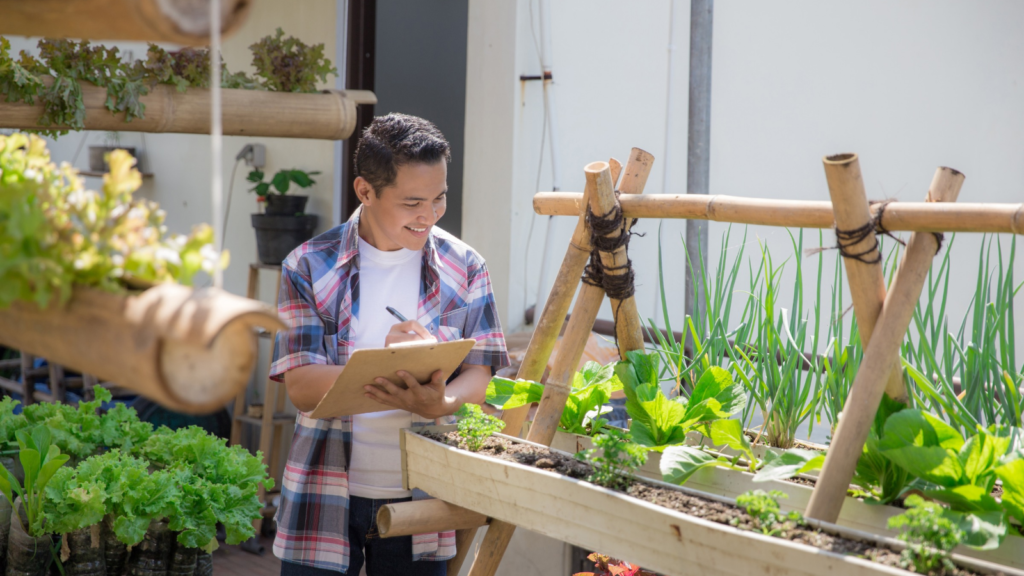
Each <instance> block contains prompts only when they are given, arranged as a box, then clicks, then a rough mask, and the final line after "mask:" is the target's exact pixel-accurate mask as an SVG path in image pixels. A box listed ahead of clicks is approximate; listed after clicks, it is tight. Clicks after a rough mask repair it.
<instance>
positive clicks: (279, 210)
mask: <svg viewBox="0 0 1024 576" xmlns="http://www.w3.org/2000/svg"><path fill="white" fill-rule="evenodd" d="M266 198H267V210H266V212H265V214H267V215H268V216H295V215H297V214H302V213H304V212H305V211H306V201H307V200H309V196H288V195H285V194H273V193H271V194H267V196H266Z"/></svg>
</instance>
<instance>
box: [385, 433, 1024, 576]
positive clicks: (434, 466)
mask: <svg viewBox="0 0 1024 576" xmlns="http://www.w3.org/2000/svg"><path fill="white" fill-rule="evenodd" d="M403 435H404V436H405V438H404V440H405V447H406V449H405V451H406V466H407V470H406V474H407V477H408V479H409V485H410V486H412V487H417V488H420V489H423V490H424V491H426V492H428V493H430V494H432V495H434V496H435V497H438V498H440V499H442V500H445V501H447V502H451V503H452V504H455V505H457V506H462V507H464V508H468V509H470V510H475V511H477V512H479V513H481V514H485V515H487V516H490V517H492V518H497V519H501V520H503V521H504V522H506V523H508V524H512V525H515V526H521V527H523V528H527V529H530V530H533V531H536V532H538V533H541V534H544V535H547V536H550V537H553V538H557V539H560V540H563V541H566V542H570V543H572V544H575V545H577V546H582V547H585V548H588V549H590V550H601V551H602V553H606V554H609V555H612V556H615V557H618V558H623V559H626V560H629V561H630V562H634V563H638V564H641V565H643V566H645V567H647V568H649V569H652V570H656V571H658V572H663V573H666V574H684V573H687V574H689V573H694V572H696V573H702V574H736V575H737V576H738V575H746V574H779V573H786V574H800V575H802V574H806V575H808V576H810V575H820V574H835V575H841V576H842V575H849V576H853V575H855V574H904V573H905V572H902V571H900V570H896V569H893V568H888V567H884V566H880V565H877V564H873V563H870V562H867V561H864V560H859V559H856V558H850V557H845V556H840V555H837V554H833V553H830V552H825V551H822V550H818V549H815V548H811V547H808V546H803V545H799V544H794V543H792V542H789V541H785V540H781V539H774V538H769V537H766V536H761V535H759V534H754V533H751V532H743V531H740V530H737V529H734V528H732V527H729V526H723V525H720V524H715V523H713V522H709V521H706V520H702V519H699V518H694V517H691V516H687V515H685V514H682V513H679V512H676V511H672V510H668V509H665V508H661V507H658V506H655V505H653V504H650V503H647V502H642V501H639V500H636V499H634V498H630V497H628V496H625V495H623V494H620V493H617V492H613V491H610V490H607V489H604V488H601V487H599V486H595V485H592V484H589V483H587V482H583V481H580V480H575V479H571V478H568V477H564V476H561V475H558V474H555V473H553V472H549V471H545V470H538V469H535V468H530V467H527V466H522V465H519V464H516V463H511V462H504V461H498V460H495V459H491V458H488V457H485V456H482V455H479V454H474V453H470V452H465V451H462V450H458V449H456V448H452V447H449V446H445V445H443V444H440V443H437V442H434V441H432V440H429V439H427V438H424V437H422V436H419V435H417V434H415V433H413V432H411V431H409V430H405V431H403ZM664 486H668V485H664ZM671 488H672V489H675V490H679V491H682V492H686V493H689V494H694V495H699V494H700V493H699V492H697V491H694V490H687V489H684V488H678V487H671ZM704 496H705V497H707V498H709V499H712V500H715V499H721V498H720V497H716V496H714V495H710V494H706V495H704ZM822 526H823V527H824V528H826V529H828V530H829V531H833V532H838V533H846V534H848V535H849V534H853V532H852V531H850V530H849V529H846V528H841V527H839V526H834V525H828V524H824V523H822ZM863 537H865V538H871V537H870V535H867V534H863ZM872 539H874V538H872ZM876 540H877V539H876ZM887 543H888V544H892V545H895V546H898V543H895V542H887ZM481 553H483V550H481ZM958 560H962V561H964V562H966V563H972V561H970V560H966V559H962V558H958ZM973 563H974V565H976V566H982V564H981V563H977V562H976V561H974V562H973ZM988 568H990V569H991V568H992V567H991V566H989V567H988ZM982 571H984V568H983V569H982ZM1003 572H1004V573H1006V574H1011V573H1012V574H1024V572H1020V571H1016V570H1012V569H1006V570H1003Z"/></svg>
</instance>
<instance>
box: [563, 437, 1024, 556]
mask: <svg viewBox="0 0 1024 576" xmlns="http://www.w3.org/2000/svg"><path fill="white" fill-rule="evenodd" d="M699 442H700V435H699V434H696V433H691V434H690V435H689V436H688V437H687V444H692V445H696V444H697V443H699ZM593 446H594V445H593V442H592V441H591V439H590V437H589V436H583V435H580V434H568V433H566V432H562V431H558V432H556V433H555V439H554V441H553V442H552V443H551V447H552V448H555V449H558V450H561V451H563V452H569V453H571V454H575V453H576V452H578V451H580V450H586V449H589V448H593ZM769 451H772V452H779V451H780V450H778V449H777V448H770V447H767V446H755V447H754V453H755V454H756V455H757V457H758V458H764V454H765V453H766V452H769ZM722 452H723V453H725V452H728V449H726V450H722ZM730 453H731V452H730ZM637 475H638V476H640V477H643V478H648V479H651V480H658V481H660V480H661V453H660V452H649V453H648V454H647V462H646V463H645V464H644V465H643V467H641V468H639V469H638V470H637ZM813 476H817V473H816V472H815V473H814V474H813ZM685 486H686V487H687V488H690V489H693V490H697V491H700V492H704V493H707V494H717V495H719V496H724V497H726V498H729V499H730V500H735V498H736V497H737V496H739V495H740V494H743V493H744V492H747V491H749V490H765V491H767V490H779V491H780V492H783V493H785V494H786V495H787V496H788V498H785V499H782V500H780V501H779V505H780V506H781V507H782V509H783V510H785V511H787V512H788V511H790V510H796V511H798V512H801V513H803V512H804V511H805V510H807V503H808V502H810V500H811V493H812V492H813V491H814V489H813V488H811V487H810V486H806V485H802V484H794V483H793V482H783V481H771V482H754V475H753V474H750V473H749V472H742V471H739V470H729V469H728V468H703V469H701V470H699V471H697V472H696V473H695V474H694V475H693V476H691V477H690V479H689V480H687V482H686V484H685ZM903 512H905V510H904V509H902V508H897V507H896V506H886V505H878V504H868V503H866V502H863V501H861V500H858V499H857V498H851V497H849V496H847V497H846V502H845V503H844V504H843V509H842V511H841V512H840V514H839V519H838V520H837V521H836V524H838V525H840V526H845V527H847V528H852V529H854V530H858V531H861V532H867V533H870V534H877V535H879V536H887V537H895V536H896V534H897V531H895V530H890V529H889V527H888V526H889V518H892V517H893V516H898V515H900V514H902V513H903ZM956 552H957V553H958V554H960V555H962V556H967V557H970V558H977V559H979V560H984V561H987V562H994V563H996V564H1001V565H1004V566H1012V567H1014V568H1019V569H1021V570H1024V538H1020V537H1019V536H1007V538H1006V540H1005V541H1003V545H1002V546H1000V547H999V548H998V549H995V550H975V549H974V548H970V547H968V546H960V547H959V548H957V550H956Z"/></svg>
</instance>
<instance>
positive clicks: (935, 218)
mask: <svg viewBox="0 0 1024 576" xmlns="http://www.w3.org/2000/svg"><path fill="white" fill-rule="evenodd" d="M635 160H642V161H643V162H642V163H643V164H644V165H645V166H646V171H647V172H646V173H649V171H650V164H651V163H652V162H653V157H651V156H650V155H649V154H647V153H646V152H643V151H642V150H639V149H633V152H632V153H631V155H630V164H634V161H635ZM824 162H825V166H826V174H827V175H828V176H829V178H828V180H829V187H830V192H831V195H832V199H833V202H834V203H835V204H833V202H800V201H788V200H762V199H745V198H738V197H729V196H710V197H689V196H680V195H671V196H670V195H657V196H646V197H645V196H638V195H637V196H633V195H627V194H623V195H622V196H620V197H619V198H618V199H617V200H616V199H615V198H614V195H613V194H612V193H611V186H609V185H608V183H609V182H614V178H613V175H614V167H615V165H616V164H617V162H615V161H614V160H613V161H611V162H609V163H608V164H605V163H593V164H590V165H588V166H587V167H586V168H585V172H586V175H587V187H586V190H585V191H584V193H583V194H579V193H539V194H537V195H536V196H535V197H534V209H535V211H536V212H537V213H538V214H542V215H578V216H579V218H580V220H579V223H578V224H577V227H576V231H575V232H574V234H573V237H572V241H571V242H570V246H569V250H568V252H567V253H566V257H565V259H564V260H563V262H562V267H561V269H560V270H559V274H558V277H557V279H556V282H555V285H554V287H553V288H552V293H551V296H550V297H549V298H548V300H547V303H546V305H545V307H544V312H543V313H542V315H541V317H540V320H539V321H538V323H537V329H536V330H535V332H534V335H533V338H532V339H531V341H530V347H529V349H528V351H527V355H526V359H525V360H524V363H523V366H522V368H521V369H520V372H519V375H518V377H519V378H525V379H532V380H537V379H538V378H539V377H540V376H541V372H542V371H543V368H544V366H545V365H546V364H547V360H548V357H549V356H550V354H551V350H552V347H553V345H554V342H555V340H556V339H557V337H558V333H559V331H560V329H561V326H562V323H563V322H564V319H565V313H566V311H567V310H568V308H569V304H570V302H571V301H572V298H573V296H574V294H575V289H574V287H575V286H576V284H579V276H580V274H581V272H582V269H583V266H584V265H585V261H586V258H585V255H586V254H587V253H588V252H589V250H590V243H589V234H590V230H589V227H588V226H587V224H586V220H585V217H584V216H585V214H586V209H585V208H586V206H587V205H590V206H591V207H592V209H594V211H595V213H596V214H605V213H607V212H608V211H610V210H611V209H613V208H614V206H615V204H619V205H620V206H621V207H622V210H623V213H624V215H625V216H627V217H638V218H694V219H705V220H715V221H720V222H735V223H743V224H760V225H768V226H789V227H801V228H831V227H833V226H834V223H835V222H836V221H839V222H841V223H842V225H843V226H844V227H845V226H848V225H850V224H856V223H857V222H856V220H857V218H859V219H860V223H863V222H865V221H866V220H865V216H866V215H867V217H873V216H874V215H875V214H877V213H878V211H879V209H881V208H880V207H879V206H877V205H876V206H871V205H869V204H868V202H867V201H866V199H865V196H864V195H863V182H862V181H861V179H860V168H859V164H858V160H857V156H856V155H855V154H847V155H839V156H832V157H828V158H826V159H825V160H824ZM631 170H632V171H631ZM636 171H637V168H636V167H635V166H631V165H627V166H626V174H627V175H629V174H631V173H635V172H636ZM646 173H644V175H643V178H642V179H641V181H640V183H639V189H640V190H642V188H643V183H644V182H645V181H646ZM962 183H963V175H962V174H960V173H959V172H957V171H956V170H952V169H949V168H939V169H938V170H937V171H936V175H935V178H934V179H933V181H932V185H931V188H930V189H929V194H928V200H929V202H928V203H910V202H903V203H892V204H888V205H887V206H886V207H885V208H884V210H885V214H884V225H885V228H886V229H887V230H891V231H913V232H915V234H914V235H913V236H912V238H911V240H910V243H909V244H908V248H907V251H906V252H905V254H904V259H903V261H902V262H901V264H900V268H899V270H898V272H897V274H896V277H895V279H894V280H893V284H892V285H891V286H890V289H889V291H888V293H885V290H884V286H883V287H882V291H881V293H879V292H878V287H877V285H875V282H874V281H873V280H871V279H870V278H868V277H865V278H867V280H868V281H867V282H861V287H863V288H866V289H861V288H855V287H853V286H851V288H852V289H854V291H856V292H858V293H860V294H861V296H859V297H858V298H857V300H860V302H861V306H860V308H862V309H864V308H865V306H864V303H865V302H867V303H868V304H872V303H873V310H871V309H870V308H869V309H868V310H867V311H865V312H864V315H865V317H870V316H872V313H873V315H874V317H875V318H877V321H874V322H870V324H871V325H874V326H875V327H876V329H875V331H874V333H873V334H874V335H875V336H876V337H875V338H873V339H870V340H869V341H868V342H867V343H866V346H865V354H864V362H863V363H862V368H861V371H860V372H859V373H858V375H857V378H856V380H855V382H854V385H853V388H852V391H851V395H850V398H849V399H848V402H847V408H846V410H845V411H844V416H843V419H842V421H841V423H840V426H839V428H838V429H837V431H836V435H835V437H834V439H833V442H832V444H831V446H830V449H829V452H828V454H829V457H828V460H827V461H826V466H825V468H824V469H823V470H822V473H821V476H820V477H819V481H818V483H817V486H816V488H815V491H814V495H813V496H812V499H811V502H810V504H809V506H808V511H807V516H808V517H810V518H816V519H819V520H824V521H827V522H834V521H835V519H836V517H837V516H838V513H839V510H838V508H837V507H836V506H834V505H835V504H836V503H838V505H839V506H841V505H842V501H843V495H844V494H845V492H846V489H847V487H848V486H849V482H850V480H851V478H852V472H853V467H854V466H855V464H856V461H857V458H858V456H859V454H860V452H861V447H862V446H863V445H864V440H865V438H866V434H867V428H868V427H867V426H865V425H864V422H867V423H868V424H870V421H871V420H872V419H873V417H874V414H875V409H874V407H875V406H877V405H878V401H879V400H880V399H881V395H882V393H883V392H884V391H886V389H887V385H888V384H889V383H890V375H891V373H892V370H893V367H894V365H895V362H896V360H897V355H898V352H899V345H900V342H901V341H902V339H903V335H904V334H905V333H906V330H907V328H908V326H909V321H910V315H911V314H912V313H913V309H914V306H915V304H916V302H917V299H918V298H919V297H920V293H921V288H922V286H923V281H924V278H925V276H926V275H927V272H928V269H929V267H930V265H931V260H932V258H933V257H934V255H935V253H936V251H937V249H938V244H937V239H936V238H935V237H934V236H933V235H932V234H931V233H933V232H986V233H1012V234H1024V203H1022V204H955V205H954V204H951V202H952V201H955V199H956V197H957V194H958V193H959V189H960V186H961V185H962ZM626 185H627V182H625V181H624V182H623V185H622V186H623V187H624V188H625V187H626ZM640 190H636V192H639V191H640ZM623 191H624V192H625V191H626V190H623ZM633 191H634V190H630V192H633ZM609 196H611V199H612V202H608V197H609ZM942 202H946V203H945V204H944V203H942ZM844 210H849V212H848V213H847V214H854V215H855V216H854V217H853V218H852V219H851V218H847V217H846V216H844V215H843V214H842V213H843V211H844ZM858 225H859V224H858ZM872 240H873V238H869V239H867V240H866V242H868V243H870V241H872ZM851 251H853V252H856V251H857V250H856V246H854V247H851ZM602 256H603V257H607V256H608V255H605V254H602ZM858 264H860V263H858ZM867 266H870V264H867ZM852 276H854V275H851V284H853V283H855V282H854V280H853V277H852ZM858 282H860V281H858ZM869 283H870V284H871V285H870V286H869ZM591 289H594V287H593V286H589V285H587V284H581V290H583V292H581V294H580V297H579V298H578V299H577V310H576V311H575V312H574V313H573V314H572V316H571V318H570V326H569V328H568V329H567V330H566V334H565V337H564V338H565V344H564V345H563V346H564V351H563V352H562V353H561V354H560V355H559V357H557V358H556V367H558V365H563V366H561V370H553V371H552V376H555V375H556V372H558V373H559V374H560V373H561V372H562V371H565V370H566V368H565V366H575V365H576V363H578V362H579V355H578V354H577V353H576V352H577V351H576V350H575V348H574V347H573V346H572V343H573V341H572V340H570V339H574V340H582V339H584V338H585V334H586V333H587V332H588V331H589V326H588V324H589V325H592V324H593V321H594V319H595V317H596V308H597V307H599V305H600V299H601V298H602V297H603V294H599V295H597V296H594V295H588V292H589V291H591ZM596 290H597V292H599V293H600V292H603V291H602V290H600V289H596ZM872 292H873V294H872ZM869 296H870V298H869ZM595 299H596V300H597V303H596V304H594V303H593V301H594V300H595ZM872 299H873V300H874V302H872V301H871V300H872ZM581 301H584V304H585V308H586V309H585V310H582V311H581V310H579V308H580V307H581V304H580V302H581ZM879 301H881V306H879V305H878V304H879ZM591 307H593V308H594V311H591ZM577 312H579V313H577ZM623 312H624V313H627V314H630V315H632V316H635V308H634V309H633V311H632V312H627V309H625V308H624V309H623ZM860 316H861V312H858V318H859V317H860ZM619 321H620V324H622V323H623V322H624V320H623V317H621V316H620V317H619ZM631 322H636V323H639V317H633V318H631V319H630V320H629V321H626V325H627V326H628V325H630V323H631ZM864 324H868V322H865V323H864ZM618 336H619V341H618V343H619V347H620V354H624V353H625V352H626V351H628V350H633V349H642V348H643V341H642V339H638V340H634V339H632V338H629V337H628V336H624V335H623V334H622V332H621V328H620V331H619V334H618ZM569 373H571V371H570V372H569ZM553 380H555V382H552V383H549V384H548V386H547V387H546V388H551V392H550V393H549V392H548V391H545V394H544V397H543V399H542V400H541V403H540V407H539V408H538V415H540V414H545V415H549V414H558V413H560V412H561V410H562V408H564V404H565V399H566V397H565V394H564V391H560V388H562V387H564V386H565V384H564V381H563V379H562V377H561V375H560V376H559V377H558V378H557V379H553ZM559 382H561V384H559ZM552 384H553V385H552ZM889 392H890V393H894V394H897V395H898V394H900V390H899V389H898V388H893V387H891V386H890V387H889ZM524 417H525V409H519V410H516V411H509V412H508V413H506V414H505V415H504V419H505V420H506V422H507V423H508V424H509V428H511V431H512V433H513V434H517V433H518V431H519V430H520V427H521V425H522V422H523V418H524ZM557 424H558V419H557V418H553V419H552V418H549V417H545V418H543V419H540V418H538V419H537V420H535V422H534V425H533V426H531V428H530V437H529V439H530V440H532V441H535V442H538V443H541V444H545V445H550V443H551V438H552V437H553V435H554V431H555V428H556V427H557ZM844 424H845V426H844ZM397 506H402V505H397ZM431 522H432V524H431V526H437V525H439V524H438V523H437V519H431ZM442 524H443V523H442ZM472 530H475V528H474V529H472ZM514 530H515V527H514V526H512V525H510V524H508V523H505V522H500V521H497V520H492V521H491V523H490V528H489V529H488V532H487V535H486V537H485V539H484V541H483V544H482V545H481V548H480V550H479V552H478V554H477V557H476V559H475V561H474V563H473V566H472V568H471V570H470V575H471V576H492V575H493V574H494V573H495V571H496V570H497V567H498V564H499V563H500V561H501V557H502V555H503V554H504V551H505V549H506V547H507V546H508V542H509V540H510V539H511V536H512V534H513V532H514ZM460 556H461V555H460ZM460 567H461V559H460V560H459V561H457V562H455V563H454V564H453V563H452V562H449V571H451V572H452V573H457V571H458V570H459V568H460Z"/></svg>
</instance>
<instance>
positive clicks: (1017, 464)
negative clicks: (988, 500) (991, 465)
mask: <svg viewBox="0 0 1024 576" xmlns="http://www.w3.org/2000/svg"><path fill="white" fill-rule="evenodd" d="M995 473H996V476H998V477H999V479H1000V480H1002V481H1003V497H1002V501H1003V507H1004V508H1006V510H1007V511H1008V512H1009V513H1010V515H1011V516H1013V517H1014V518H1016V519H1017V521H1018V522H1022V523H1024V459H1020V458H1018V459H1015V460H1011V461H1010V462H1007V463H1006V464H1003V465H1002V466H999V467H998V468H996V470H995Z"/></svg>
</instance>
